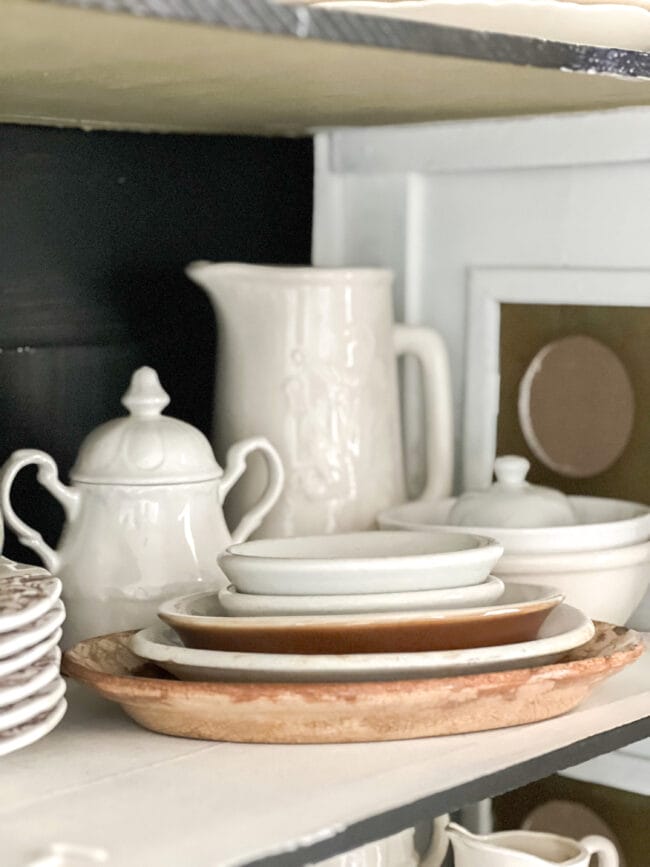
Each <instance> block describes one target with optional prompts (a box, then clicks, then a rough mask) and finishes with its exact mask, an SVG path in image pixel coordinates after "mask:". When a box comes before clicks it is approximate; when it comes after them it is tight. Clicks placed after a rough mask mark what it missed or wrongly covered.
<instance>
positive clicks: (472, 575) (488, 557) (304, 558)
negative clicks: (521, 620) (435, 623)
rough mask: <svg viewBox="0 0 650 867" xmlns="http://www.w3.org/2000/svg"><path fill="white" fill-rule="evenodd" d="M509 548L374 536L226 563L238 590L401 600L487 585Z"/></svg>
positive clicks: (321, 541) (280, 549)
mask: <svg viewBox="0 0 650 867" xmlns="http://www.w3.org/2000/svg"><path fill="white" fill-rule="evenodd" d="M502 553H503V548H502V547H501V545H499V543H498V542H495V541H494V540H493V539H488V538H485V537H483V536H473V535H471V534H469V533H465V532H454V531H444V530H442V531H441V530H432V531H428V532H425V533H403V532H399V531H392V532H391V531H388V532H386V531H381V530H375V531H368V532H365V533H340V534H332V535H330V536H297V537H294V538H290V539H257V540H255V541H254V542H242V543H241V544H239V545H232V546H231V547H230V548H228V549H227V550H226V551H225V552H224V553H223V554H221V555H220V556H219V558H218V560H219V565H220V566H221V568H222V569H223V571H224V572H225V574H226V575H227V576H228V578H229V579H230V582H231V584H233V585H234V586H235V587H236V588H237V590H239V591H241V592H242V593H260V594H263V595H268V596H274V595H276V594H280V595H283V596H311V595H314V594H316V595H330V594H338V595H341V594H345V593H355V594H357V593H394V592H396V591H397V592H400V593H403V592H406V591H413V590H440V589H443V588H445V587H467V586H469V585H472V584H480V583H481V582H482V581H484V580H485V579H486V578H487V576H488V575H489V574H490V572H491V571H492V567H493V566H494V564H495V563H496V562H497V560H498V559H499V557H500V556H501V554H502Z"/></svg>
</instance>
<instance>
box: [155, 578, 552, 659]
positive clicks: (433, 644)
mask: <svg viewBox="0 0 650 867" xmlns="http://www.w3.org/2000/svg"><path fill="white" fill-rule="evenodd" d="M368 595H370V596H372V594H368ZM562 598H563V597H562V595H561V594H559V593H555V592H554V591H553V590H552V589H550V588H545V587H539V586H537V587H536V586H534V585H530V586H528V587H526V586H521V585H520V586H512V587H509V588H508V589H507V590H506V592H505V593H504V596H503V598H502V600H501V601H500V602H499V603H498V604H496V605H489V606H484V607H479V608H464V609H462V608H461V609H451V610H447V611H445V610H444V609H443V610H440V611H419V612H406V613H397V612H392V613H383V614H356V615H354V614H330V615H327V614H321V615H312V616H288V617H254V618H250V617H226V616H224V612H223V610H222V609H221V605H220V603H219V598H218V596H217V594H216V593H198V594H193V595H192V596H185V597H181V598H180V599H174V600H171V601H169V602H167V603H164V604H163V605H162V606H161V607H160V610H159V611H158V616H159V617H160V619H161V620H163V621H164V622H165V623H168V624H169V625H170V626H171V627H172V628H173V629H174V630H175V631H176V632H177V633H178V634H179V635H180V637H181V639H182V640H183V643H184V644H185V645H186V646H187V647H196V648H203V649H206V650H231V651H242V652H251V653H298V654H301V653H302V654H308V653H310V654H319V653H386V652H390V653H395V652H405V653H411V652H417V651H428V650H457V649H463V648H469V647H485V646H489V645H504V644H514V643H516V642H521V641H529V640H532V639H534V638H535V637H536V635H537V633H538V630H539V627H540V626H541V624H542V623H543V622H544V620H545V619H546V617H547V616H548V615H549V614H550V612H551V610H552V609H553V608H555V607H556V606H557V605H559V604H560V603H561V602H562Z"/></svg>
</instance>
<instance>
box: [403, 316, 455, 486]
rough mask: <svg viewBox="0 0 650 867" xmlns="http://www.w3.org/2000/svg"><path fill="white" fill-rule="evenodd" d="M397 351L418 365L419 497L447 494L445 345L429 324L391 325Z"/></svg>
mask: <svg viewBox="0 0 650 867" xmlns="http://www.w3.org/2000/svg"><path fill="white" fill-rule="evenodd" d="M394 343H395V352H396V353H397V355H412V356H414V357H415V358H417V359H418V360H419V362H420V364H421V365H422V373H423V380H424V414H425V422H426V458H427V478H426V483H425V486H424V490H423V491H422V494H421V496H422V498H423V499H439V498H442V497H449V496H451V489H452V484H453V475H454V414H453V401H452V396H451V376H450V372H449V356H448V355H447V347H446V346H445V343H444V341H443V339H442V337H441V336H440V335H439V334H438V332H437V331H434V330H433V329H432V328H420V327H417V326H413V325H395V326H394Z"/></svg>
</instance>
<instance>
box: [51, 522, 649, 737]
mask: <svg viewBox="0 0 650 867" xmlns="http://www.w3.org/2000/svg"><path fill="white" fill-rule="evenodd" d="M396 536H397V537H399V538H396ZM415 536H417V534H410V533H398V534H395V533H382V532H377V533H367V534H349V535H347V536H346V537H343V536H338V537H329V538H328V541H327V546H325V547H324V542H323V538H320V539H317V537H313V538H312V539H307V538H305V539H297V540H283V541H282V542H281V543H280V542H279V541H277V540H276V541H275V542H274V541H268V542H267V541H262V540H260V541H259V542H252V543H245V544H244V545H238V546H234V547H233V548H232V549H230V551H229V552H227V553H226V555H224V557H223V558H222V560H221V565H222V568H223V569H224V571H226V573H227V575H228V577H229V578H230V580H231V581H232V582H233V585H234V586H231V587H230V588H227V589H225V590H222V591H212V592H204V593H198V594H194V595H192V596H186V597H181V598H179V599H173V600H171V601H170V602H168V603H166V604H165V605H163V606H162V607H161V610H160V617H161V620H162V621H164V623H158V624H155V625H152V626H150V627H148V628H146V629H143V630H140V631H136V632H122V633H115V634H113V635H107V636H100V637H98V638H92V639H89V640H86V641H83V642H81V643H80V644H78V645H76V646H75V647H74V648H72V649H71V650H69V651H68V652H67V653H66V654H65V656H64V670H65V672H66V673H67V674H69V675H70V676H72V677H74V678H76V679H77V680H79V681H81V682H82V683H85V684H87V685H89V686H91V687H92V688H94V689H95V690H97V691H98V692H99V693H100V694H101V695H103V696H105V697H106V698H109V699H111V700H113V701H117V702H118V703H119V704H121V705H122V707H123V708H124V710H125V711H126V713H127V714H129V716H131V717H132V718H133V719H134V720H135V721H136V722H138V723H140V724H141V725H143V726H144V727H146V728H149V729H151V730H153V731H158V732H162V733H164V734H171V735H178V736H184V737H196V738H205V739H211V740H224V741H239V742H253V743H332V742H339V743H342V742H358V741H381V740H398V739H407V738H417V737H428V736H433V735H443V734H457V733H460V732H470V731H481V730H484V729H487V728H501V727H504V726H510V725H518V724H522V723H530V722H535V721H537V720H541V719H547V718H549V717H553V716H557V715H558V714H561V713H564V712H566V711H568V710H571V709H572V708H574V707H575V706H576V705H577V704H579V703H580V702H581V701H582V700H583V699H584V698H585V697H586V696H587V695H588V694H589V692H590V691H591V689H592V688H593V687H594V685H595V684H597V683H598V682H600V681H601V680H603V679H604V678H606V677H608V676H610V675H611V674H613V673H615V672H616V671H618V670H619V669H621V668H623V667H624V666H625V665H628V664H629V663H630V662H632V661H633V660H635V659H636V658H637V657H638V656H640V654H641V653H642V650H643V644H642V641H641V639H640V637H639V636H638V635H637V634H636V633H635V632H633V631H632V630H627V629H623V628H620V627H614V626H611V625H609V624H606V623H600V622H597V623H595V624H594V623H593V622H592V621H591V620H589V618H587V617H586V616H585V615H584V614H582V612H581V611H579V610H577V609H575V608H572V607H571V606H568V605H565V604H563V598H562V595H561V594H559V593H558V592H557V591H555V590H553V589H552V588H548V587H543V586H536V585H514V586H512V587H508V588H506V589H505V590H504V588H503V585H502V584H501V582H498V581H497V580H496V579H494V578H492V577H491V576H490V574H489V571H490V569H491V567H492V565H493V564H494V562H495V560H496V558H497V557H498V556H499V550H498V546H497V547H496V548H495V547H494V543H493V542H492V541H491V540H481V539H478V538H477V537H471V536H468V535H467V534H459V535H458V536H457V537H456V538H454V534H444V533H436V534H430V535H429V536H428V537H427V536H426V535H424V534H422V535H420V537H419V538H415ZM330 550H331V552H332V555H333V556H331V557H327V556H324V555H325V554H326V552H327V551H330ZM391 551H394V552H395V553H390V552H391ZM387 552H388V553H387ZM233 558H234V562H233ZM477 558H478V559H477ZM479 562H480V563H481V565H480V566H477V563H479ZM463 564H465V566H467V568H464V566H463ZM443 567H444V568H443ZM391 570H392V571H391ZM345 587H349V588H350V592H349V593H348V594H346V593H342V592H341V590H342V589H344V588H345ZM477 594H478V595H477ZM481 594H482V595H481ZM238 597H239V598H238ZM246 597H248V598H246ZM364 599H365V601H364ZM480 599H482V600H483V601H482V602H478V601H477V600H480ZM486 600H489V601H486ZM282 612H284V613H282Z"/></svg>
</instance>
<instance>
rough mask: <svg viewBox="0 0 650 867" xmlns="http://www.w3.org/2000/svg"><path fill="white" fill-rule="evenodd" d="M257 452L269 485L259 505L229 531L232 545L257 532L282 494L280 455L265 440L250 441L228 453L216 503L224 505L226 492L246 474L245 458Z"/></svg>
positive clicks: (282, 475)
mask: <svg viewBox="0 0 650 867" xmlns="http://www.w3.org/2000/svg"><path fill="white" fill-rule="evenodd" d="M255 451H260V452H261V453H262V455H263V456H264V460H265V461H266V466H267V470H268V481H267V484H266V490H265V491H264V493H263V494H262V496H261V497H260V499H259V501H258V502H257V503H256V504H255V505H254V506H253V507H252V509H249V511H248V512H247V513H246V514H245V515H244V517H243V518H242V519H241V521H240V522H239V524H238V525H237V527H236V528H235V529H234V530H233V531H232V533H231V535H232V541H233V544H237V543H238V542H244V541H245V540H246V539H248V537H249V536H250V534H251V533H252V532H253V531H254V530H257V528H258V527H259V525H260V524H261V523H262V521H263V520H264V518H266V516H267V515H268V513H269V512H270V511H271V509H272V508H273V506H275V504H276V503H277V501H278V497H279V496H280V494H281V493H282V487H283V485H284V467H283V466H282V461H281V460H280V455H279V454H278V453H277V451H276V450H275V449H274V448H273V446H272V445H271V443H270V442H269V441H268V440H267V439H266V438H265V437H250V438H249V439H245V440H242V441H241V442H238V443H235V444H234V445H232V446H230V448H229V449H228V454H227V455H226V469H225V471H224V474H223V476H222V478H221V482H220V484H219V502H220V504H221V505H223V501H224V500H225V499H226V496H227V495H228V492H229V491H230V489H231V488H232V487H233V486H234V485H235V483H236V482H237V481H238V480H239V479H240V478H241V476H242V475H243V474H244V472H245V470H246V458H247V457H248V455H249V454H251V452H255Z"/></svg>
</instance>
